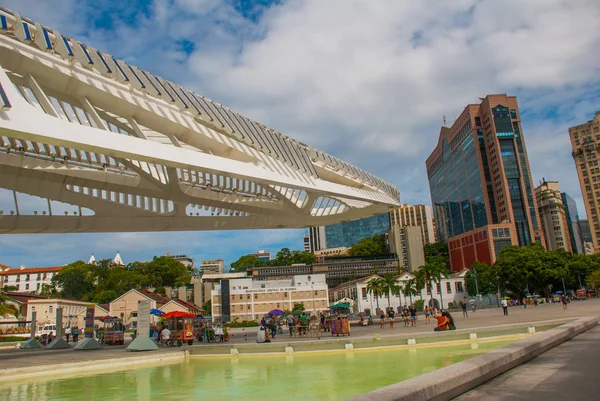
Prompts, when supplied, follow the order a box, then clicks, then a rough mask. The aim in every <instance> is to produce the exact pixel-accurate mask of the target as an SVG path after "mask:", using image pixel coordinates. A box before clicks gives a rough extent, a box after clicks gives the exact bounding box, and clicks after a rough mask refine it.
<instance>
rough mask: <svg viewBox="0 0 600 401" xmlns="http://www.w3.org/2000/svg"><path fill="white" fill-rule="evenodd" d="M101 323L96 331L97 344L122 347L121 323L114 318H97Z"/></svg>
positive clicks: (123, 340)
mask: <svg viewBox="0 0 600 401" xmlns="http://www.w3.org/2000/svg"><path fill="white" fill-rule="evenodd" d="M97 320H100V321H101V322H102V327H101V328H99V329H98V343H100V344H107V345H123V343H124V342H125V334H124V332H125V326H123V321H122V320H121V319H119V318H118V317H115V316H103V317H99V318H97Z"/></svg>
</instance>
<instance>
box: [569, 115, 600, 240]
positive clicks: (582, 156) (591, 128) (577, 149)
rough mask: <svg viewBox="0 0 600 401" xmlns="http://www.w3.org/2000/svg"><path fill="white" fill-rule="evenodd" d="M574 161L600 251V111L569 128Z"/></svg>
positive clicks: (591, 227)
mask: <svg viewBox="0 0 600 401" xmlns="http://www.w3.org/2000/svg"><path fill="white" fill-rule="evenodd" d="M569 137H570V138H571V146H572V148H573V153H572V154H573V160H574V161H575V167H577V175H578V176H579V185H580V186H581V193H582V195H583V203H584V204H585V211H586V213H587V216H588V220H589V222H590V232H591V234H592V242H593V245H594V248H595V249H596V250H598V249H600V222H599V221H598V214H599V213H600V211H599V210H598V208H599V206H600V165H599V163H600V111H597V112H596V115H595V116H594V119H593V120H590V121H588V122H587V123H585V124H581V125H576V126H574V127H571V128H569Z"/></svg>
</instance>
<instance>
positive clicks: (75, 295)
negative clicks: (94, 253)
mask: <svg viewBox="0 0 600 401" xmlns="http://www.w3.org/2000/svg"><path fill="white" fill-rule="evenodd" d="M52 284H53V285H55V286H56V287H58V288H60V295H61V297H62V298H67V299H75V300H79V301H80V300H82V299H83V296H84V295H85V294H87V293H88V292H90V291H92V290H93V288H94V286H95V277H94V276H93V275H92V274H91V272H90V268H89V265H87V264H86V263H84V262H83V261H81V260H79V261H77V262H74V263H71V264H68V265H66V266H63V268H62V269H60V271H59V272H58V273H56V274H55V275H54V277H52Z"/></svg>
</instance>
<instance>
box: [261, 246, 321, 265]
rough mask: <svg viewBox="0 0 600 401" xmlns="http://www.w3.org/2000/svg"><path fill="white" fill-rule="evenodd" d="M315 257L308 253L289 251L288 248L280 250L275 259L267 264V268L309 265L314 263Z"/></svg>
mask: <svg viewBox="0 0 600 401" xmlns="http://www.w3.org/2000/svg"><path fill="white" fill-rule="evenodd" d="M316 260H317V257H316V256H315V255H314V254H312V253H311V252H308V251H296V250H294V251H290V249H289V248H281V250H280V251H279V252H277V254H276V255H275V258H274V259H272V260H271V261H270V262H269V266H291V265H294V264H306V265H310V264H312V263H315V262H316Z"/></svg>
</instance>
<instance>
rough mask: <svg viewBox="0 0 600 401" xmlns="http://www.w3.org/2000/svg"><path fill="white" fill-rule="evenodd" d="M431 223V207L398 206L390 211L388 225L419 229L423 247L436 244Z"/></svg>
mask: <svg viewBox="0 0 600 401" xmlns="http://www.w3.org/2000/svg"><path fill="white" fill-rule="evenodd" d="M433 221H434V220H433V213H432V211H431V206H427V205H400V207H397V208H395V209H392V210H390V225H392V226H393V225H394V224H397V225H399V226H400V227H408V226H411V227H419V228H420V229H421V237H422V239H423V246H425V245H428V244H432V243H434V242H437V240H436V235H435V227H434V223H433Z"/></svg>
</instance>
